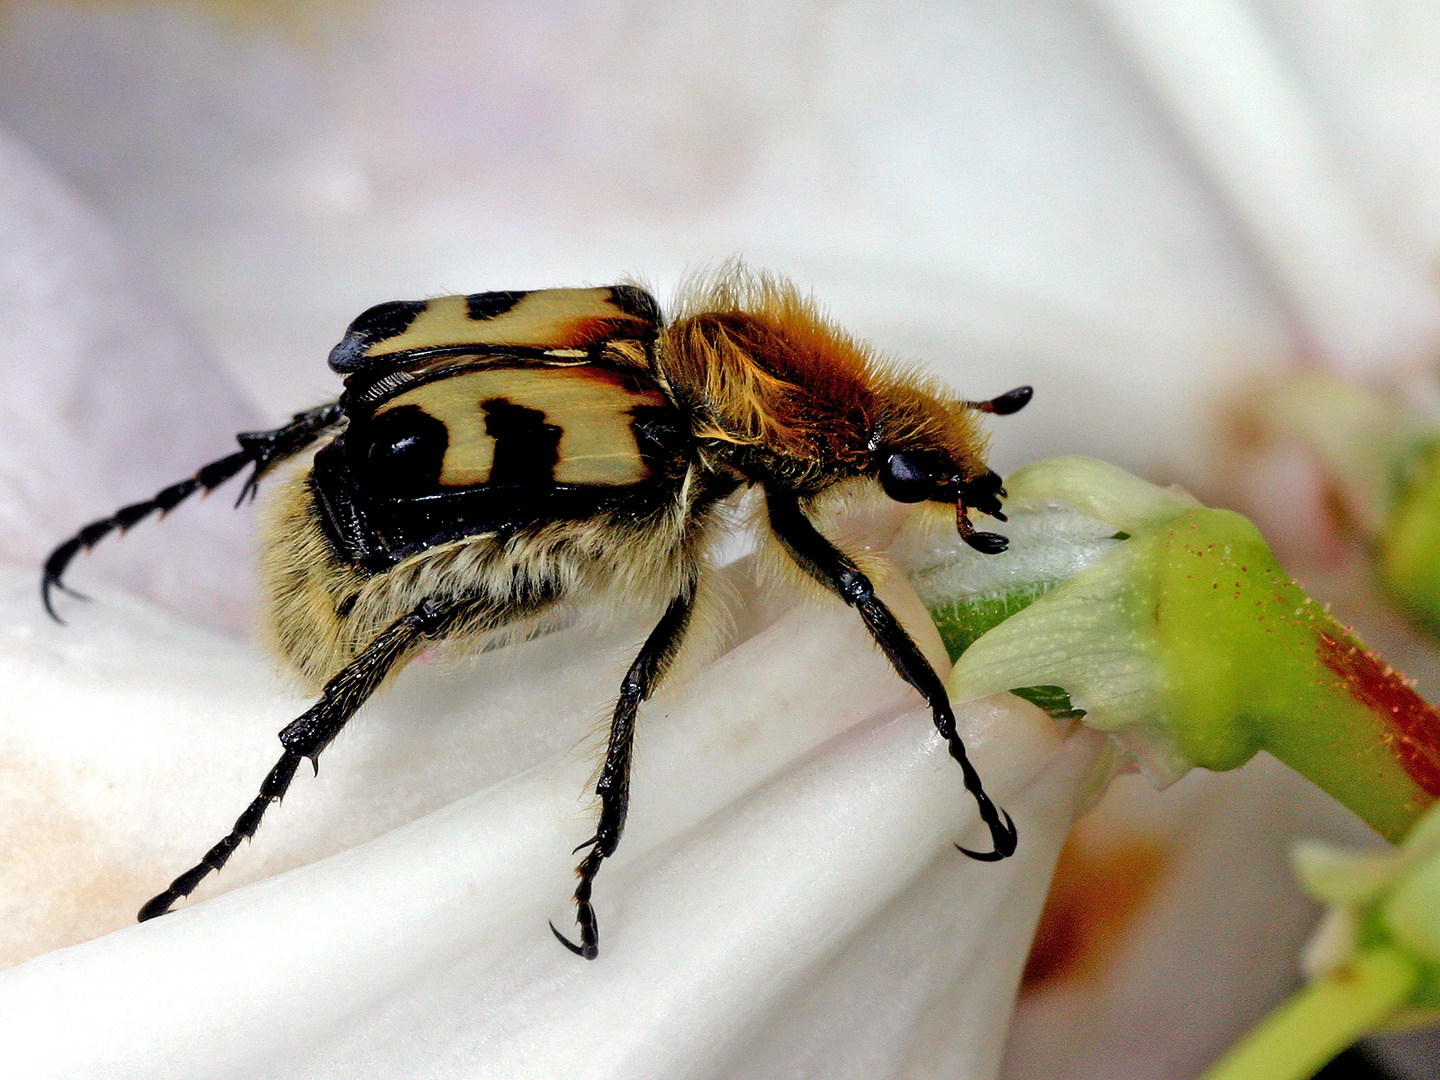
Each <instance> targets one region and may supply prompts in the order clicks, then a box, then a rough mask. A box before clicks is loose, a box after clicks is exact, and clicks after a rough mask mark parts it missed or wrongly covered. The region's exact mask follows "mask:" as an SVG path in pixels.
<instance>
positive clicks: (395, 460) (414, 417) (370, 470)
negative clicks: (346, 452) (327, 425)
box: [346, 405, 450, 499]
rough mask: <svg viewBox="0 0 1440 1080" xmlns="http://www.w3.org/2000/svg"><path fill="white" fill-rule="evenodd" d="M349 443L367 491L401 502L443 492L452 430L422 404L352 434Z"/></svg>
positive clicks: (388, 411)
mask: <svg viewBox="0 0 1440 1080" xmlns="http://www.w3.org/2000/svg"><path fill="white" fill-rule="evenodd" d="M362 431H363V434H362ZM346 443H347V444H348V445H349V446H350V447H351V448H352V449H351V453H352V454H354V457H353V458H352V459H351V460H352V461H353V462H354V468H355V471H356V473H357V474H358V475H360V476H361V477H363V480H362V481H361V482H362V483H363V484H364V485H365V487H366V489H367V490H369V491H371V492H373V493H374V494H375V495H378V496H380V497H381V498H387V499H397V498H405V497H407V496H413V495H420V494H424V493H426V492H431V491H436V490H438V488H439V486H440V472H441V470H442V469H443V468H444V467H445V452H446V450H448V449H449V446H450V432H449V429H447V428H446V426H445V423H444V421H442V420H438V419H436V418H435V417H433V416H431V415H430V414H429V413H427V412H426V411H425V410H424V409H422V408H421V407H420V406H418V405H397V406H395V407H394V408H393V409H386V410H385V411H384V412H382V413H380V415H378V416H376V417H375V418H374V419H373V420H372V421H370V423H368V424H366V425H365V426H364V428H363V429H361V430H357V431H354V432H352V433H351V434H350V436H349V437H348V438H347V439H346Z"/></svg>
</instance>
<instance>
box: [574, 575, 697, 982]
mask: <svg viewBox="0 0 1440 1080" xmlns="http://www.w3.org/2000/svg"><path fill="white" fill-rule="evenodd" d="M694 601H695V582H694V581H693V580H692V581H690V582H689V583H688V584H687V587H686V588H685V590H684V591H683V592H682V593H681V594H680V595H679V596H677V597H675V599H673V600H671V601H670V606H669V607H668V608H666V609H665V614H664V615H662V616H661V617H660V621H659V622H658V623H657V624H656V625H655V629H654V630H652V631H650V636H649V637H648V638H646V639H645V644H644V645H642V646H641V647H640V655H638V656H637V657H635V660H634V662H633V663H632V664H631V665H630V670H629V671H627V672H626V673H625V679H624V681H623V682H622V683H621V684H620V697H619V700H617V701H616V702H615V715H614V717H613V718H612V720H611V721H610V742H609V747H608V749H607V750H606V753H605V764H604V766H603V767H602V768H601V770H600V780H599V782H598V783H597V784H596V785H595V794H596V795H598V796H599V797H600V822H599V824H598V825H597V826H596V829H595V835H594V836H593V837H591V838H590V839H589V840H586V841H585V843H583V844H581V845H580V846H579V847H577V848H576V849H575V850H576V851H579V850H581V848H586V847H588V848H589V849H590V851H589V852H588V853H587V854H586V856H585V858H584V859H582V860H581V861H580V865H579V866H577V867H576V868H575V875H576V876H577V877H578V878H579V879H580V884H579V885H578V886H576V888H575V907H576V911H575V921H576V922H577V923H578V924H579V925H580V944H578V945H576V944H575V943H574V942H573V941H571V940H570V939H569V938H567V937H566V936H565V935H564V934H562V933H561V932H560V931H559V930H558V929H556V927H555V924H554V923H551V924H550V929H551V930H552V931H554V934H555V936H556V937H557V938H558V939H559V940H560V943H561V944H562V945H564V946H565V947H566V948H567V949H569V950H570V951H571V952H573V953H574V954H575V955H576V956H583V957H584V958H585V959H586V960H594V959H595V957H596V956H598V955H599V953H600V926H599V923H598V922H597V921H596V919H595V908H594V907H593V906H592V905H591V903H590V890H591V886H592V884H593V883H594V881H595V875H596V874H598V873H599V872H600V864H601V863H602V862H604V861H605V860H606V859H608V858H609V857H610V856H611V855H613V854H615V847H616V845H618V844H619V843H620V834H621V833H622V832H624V830H625V814H626V810H627V809H628V807H629V804H630V757H631V751H632V750H633V749H634V745H635V714H636V712H637V711H638V709H639V708H640V703H641V702H643V701H645V700H646V699H647V698H649V697H650V695H651V694H652V693H654V691H655V688H656V687H657V686H658V685H659V684H660V680H661V679H663V678H664V677H665V671H666V669H667V668H669V666H670V663H671V661H672V660H674V659H675V654H676V653H677V652H678V651H679V649H680V643H681V641H683V640H684V637H685V630H686V627H688V626H689V624H690V614H691V612H692V610H693V609H694Z"/></svg>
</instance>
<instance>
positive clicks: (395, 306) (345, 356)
mask: <svg viewBox="0 0 1440 1080" xmlns="http://www.w3.org/2000/svg"><path fill="white" fill-rule="evenodd" d="M429 306H430V304H429V301H427V300H388V301H386V302H385V303H383V304H376V305H375V306H374V307H372V308H370V309H369V310H367V311H364V312H362V313H361V314H360V317H359V318H357V319H356V320H355V321H354V322H352V323H351V324H350V326H349V328H348V329H347V330H346V331H345V336H344V337H343V338H342V339H341V340H340V344H339V345H336V346H335V348H333V349H331V350H330V369H331V370H332V371H338V372H340V373H342V374H348V373H350V372H352V371H358V370H360V368H362V367H364V366H365V364H366V361H367V360H369V359H370V358H369V357H367V356H366V355H365V353H366V351H367V350H368V349H369V348H370V346H372V345H378V344H379V343H380V342H382V341H388V340H389V339H390V338H393V337H397V336H399V335H400V334H403V333H404V332H405V331H406V330H408V329H409V328H410V324H411V323H413V322H414V321H415V318H416V316H418V315H419V314H420V313H421V312H422V311H424V310H425V309H426V308H427V307H429ZM379 359H382V358H377V362H378V360H379Z"/></svg>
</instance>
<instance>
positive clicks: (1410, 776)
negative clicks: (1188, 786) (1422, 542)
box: [1137, 510, 1440, 841]
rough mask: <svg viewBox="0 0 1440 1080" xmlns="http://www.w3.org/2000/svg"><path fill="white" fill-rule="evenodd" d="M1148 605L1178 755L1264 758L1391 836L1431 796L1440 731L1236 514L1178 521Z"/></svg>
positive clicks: (1212, 763) (1154, 539)
mask: <svg viewBox="0 0 1440 1080" xmlns="http://www.w3.org/2000/svg"><path fill="white" fill-rule="evenodd" d="M1137 539H1139V540H1140V543H1142V544H1144V545H1148V546H1149V547H1150V548H1152V550H1153V562H1152V566H1153V567H1154V577H1153V579H1152V583H1151V589H1152V591H1151V592H1150V594H1149V595H1143V596H1141V597H1137V600H1140V601H1141V602H1144V603H1146V604H1147V605H1153V606H1151V607H1150V609H1149V610H1150V612H1151V617H1152V618H1153V620H1154V623H1155V628H1156V636H1157V639H1158V643H1159V653H1160V657H1161V665H1162V669H1163V676H1162V684H1163V686H1164V687H1165V692H1164V697H1165V698H1166V699H1167V701H1166V704H1167V706H1168V710H1169V711H1170V712H1171V714H1172V715H1171V729H1172V730H1173V731H1174V733H1175V736H1176V740H1177V745H1178V747H1179V749H1180V752H1181V754H1182V755H1183V756H1184V757H1185V758H1186V759H1187V760H1189V761H1190V762H1192V763H1193V764H1195V765H1201V766H1204V767H1205V768H1209V769H1215V770H1221V769H1229V768H1234V767H1236V766H1238V765H1241V764H1243V763H1244V762H1245V761H1248V760H1249V759H1250V757H1251V756H1252V755H1253V754H1254V753H1255V752H1256V751H1257V750H1262V749H1263V750H1267V751H1269V752H1270V753H1271V754H1273V755H1274V756H1275V757H1277V758H1279V759H1280V760H1281V761H1283V762H1285V763H1286V764H1287V765H1289V766H1290V767H1291V768H1293V769H1295V770H1296V771H1297V772H1299V773H1301V774H1302V775H1304V776H1306V777H1307V778H1309V779H1310V780H1311V781H1312V782H1314V783H1315V784H1316V785H1318V786H1319V787H1320V788H1322V789H1323V790H1325V791H1326V792H1328V793H1329V794H1330V795H1331V796H1333V797H1334V798H1335V799H1337V800H1339V801H1340V802H1341V803H1343V804H1345V805H1346V806H1348V807H1349V808H1350V809H1351V810H1353V811H1354V812H1355V813H1356V814H1358V815H1359V816H1360V817H1361V818H1363V819H1364V820H1365V821H1366V822H1367V823H1368V824H1369V825H1370V826H1371V827H1372V828H1374V829H1375V830H1376V831H1377V832H1378V833H1380V834H1381V835H1382V836H1384V837H1385V838H1386V839H1388V840H1391V841H1399V840H1400V839H1401V837H1403V836H1404V835H1405V833H1406V832H1407V831H1408V830H1409V828H1410V826H1411V825H1412V824H1414V822H1415V820H1416V819H1417V818H1418V817H1419V816H1420V814H1421V813H1423V812H1424V811H1425V809H1426V808H1428V807H1429V805H1430V804H1431V803H1432V802H1434V800H1435V797H1436V795H1437V794H1440V726H1437V724H1436V722H1435V721H1436V717H1435V713H1434V711H1433V710H1432V709H1431V708H1430V707H1429V706H1428V705H1427V704H1426V703H1425V702H1424V701H1423V700H1422V699H1420V698H1419V697H1418V695H1416V694H1415V692H1414V691H1413V690H1411V689H1410V687H1409V686H1408V685H1406V683H1405V682H1404V681H1403V680H1402V679H1401V678H1400V676H1399V675H1398V674H1396V673H1395V672H1394V671H1392V670H1391V669H1390V668H1389V667H1388V666H1386V665H1385V664H1384V663H1383V662H1382V661H1381V660H1380V659H1379V658H1378V657H1376V656H1375V654H1373V653H1371V652H1369V651H1367V650H1366V649H1365V648H1364V646H1363V645H1361V644H1360V643H1359V642H1357V641H1356V640H1355V639H1354V638H1352V637H1351V636H1350V635H1349V633H1347V632H1346V630H1345V629H1344V628H1343V627H1342V626H1340V625H1339V624H1338V623H1336V622H1335V621H1334V620H1333V619H1332V618H1331V617H1330V616H1329V614H1328V613H1327V612H1326V611H1325V610H1324V609H1323V608H1321V607H1320V606H1319V605H1317V604H1315V603H1313V602H1312V601H1311V600H1310V599H1309V598H1308V597H1306V596H1305V594H1304V593H1303V592H1302V591H1301V590H1300V589H1299V588H1298V587H1296V586H1295V585H1294V584H1293V583H1292V582H1291V581H1290V579H1289V578H1288V577H1287V576H1286V575H1285V573H1284V572H1283V571H1282V570H1281V569H1280V567H1279V565H1278V564H1277V563H1276V562H1275V560H1274V558H1273V556H1271V554H1270V551H1269V548H1268V547H1267V546H1266V544H1265V541H1264V540H1263V539H1262V538H1261V536H1260V533H1259V531H1258V530H1257V529H1256V528H1255V527H1254V526H1253V525H1252V524H1250V522H1249V521H1247V520H1245V519H1244V518H1242V517H1241V516H1240V515H1238V514H1232V513H1229V512H1226V511H1215V510H1198V511H1189V512H1186V513H1184V514H1181V515H1180V516H1179V517H1177V518H1176V519H1175V520H1174V521H1172V522H1171V523H1170V524H1169V525H1168V526H1166V527H1164V528H1162V529H1160V530H1157V531H1156V532H1155V533H1152V534H1151V535H1149V536H1146V537H1144V538H1143V539H1141V538H1137Z"/></svg>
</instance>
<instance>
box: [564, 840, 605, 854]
mask: <svg viewBox="0 0 1440 1080" xmlns="http://www.w3.org/2000/svg"><path fill="white" fill-rule="evenodd" d="M599 842H600V837H599V836H598V835H596V836H592V837H590V839H589V840H586V841H585V842H584V843H583V844H576V845H575V846H574V847H573V848H571V849H570V854H571V855H578V854H579V853H580V852H582V851H584V850H585V849H586V848H587V847H594V846H595V845H596V844H598V843H599Z"/></svg>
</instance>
